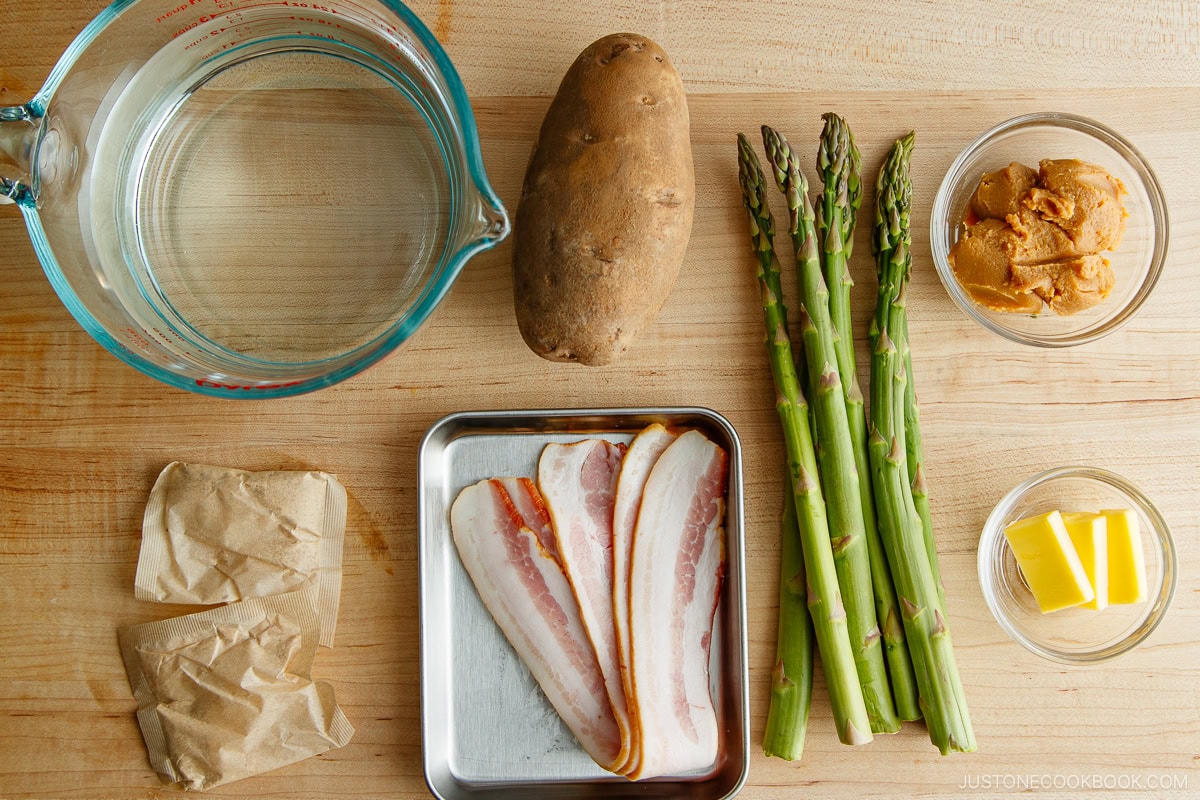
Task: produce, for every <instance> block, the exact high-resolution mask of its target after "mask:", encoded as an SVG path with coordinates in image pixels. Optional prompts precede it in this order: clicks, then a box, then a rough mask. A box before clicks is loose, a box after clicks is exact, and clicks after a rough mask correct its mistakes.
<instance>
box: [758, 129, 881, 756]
mask: <svg viewBox="0 0 1200 800" xmlns="http://www.w3.org/2000/svg"><path fill="white" fill-rule="evenodd" d="M738 168H739V174H740V178H741V186H742V197H743V200H744V202H745V206H746V210H747V211H748V212H749V217H750V237H751V242H752V244H753V247H754V253H755V256H756V257H757V258H758V273H757V277H758V284H759V290H760V292H761V294H762V305H763V321H764V323H765V327H766V334H767V335H766V345H767V350H768V353H769V355H770V363H771V374H772V376H773V378H774V380H775V389H776V401H775V408H776V411H777V412H778V414H779V421H780V424H781V426H782V428H783V441H784V449H785V451H786V453H787V458H788V477H789V480H790V482H791V491H792V495H793V498H794V501H795V504H796V515H797V518H798V519H799V522H800V524H799V527H800V546H801V551H802V553H803V558H804V565H805V577H806V580H807V587H806V589H807V598H808V611H809V614H810V616H811V617H812V622H813V632H814V633H815V634H816V639H817V647H818V649H819V650H820V653H821V663H822V665H823V666H824V672H825V682H826V684H827V687H828V690H829V701H830V705H831V706H832V707H833V719H834V723H835V725H836V726H837V732H838V738H839V739H841V740H842V742H844V743H846V744H866V743H867V742H869V741H871V725H870V721H869V720H868V719H867V709H866V705H865V704H864V703H863V696H862V687H861V686H860V684H859V681H858V673H857V671H856V670H855V666H854V650H853V648H852V647H851V644H850V635H849V632H848V630H847V627H846V611H845V608H844V607H843V605H842V595H841V592H840V591H839V589H838V582H837V572H836V569H835V567H834V557H833V545H832V542H831V541H830V538H829V522H828V519H827V518H826V516H825V501H824V498H823V496H822V494H821V484H820V481H819V479H818V476H817V459H816V453H815V452H814V449H813V441H812V434H811V432H810V430H809V421H808V403H807V401H806V400H805V399H804V396H803V395H802V394H801V393H800V386H799V382H798V380H797V378H796V369H795V365H794V363H793V361H792V344H791V339H790V338H789V337H788V333H787V325H786V317H785V314H784V311H783V307H782V305H781V303H780V296H779V295H778V294H777V293H776V290H775V288H774V287H777V286H778V285H779V261H778V259H777V258H776V257H775V248H774V243H773V238H774V232H775V223H774V221H773V219H772V217H771V212H770V209H769V208H768V207H767V202H766V192H765V190H764V187H763V175H762V169H761V168H760V167H759V163H758V157H757V156H756V155H755V154H754V150H753V149H752V148H751V147H750V143H749V142H748V141H746V137H745V136H743V135H741V134H738ZM784 633H785V635H799V634H796V633H795V630H794V629H790V630H788V631H785V632H784Z"/></svg>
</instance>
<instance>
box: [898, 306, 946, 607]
mask: <svg viewBox="0 0 1200 800" xmlns="http://www.w3.org/2000/svg"><path fill="white" fill-rule="evenodd" d="M904 341H905V343H906V346H905V348H904V373H905V383H904V453H905V459H906V466H907V467H908V482H909V485H910V486H911V487H912V498H913V505H915V506H916V508H917V514H918V515H920V517H921V528H922V530H923V531H924V533H925V549H926V550H927V551H928V552H929V567H930V569H931V570H932V572H933V580H934V582H935V583H937V590H938V600H939V602H940V603H941V606H942V613H943V614H944V613H946V590H945V588H944V587H943V586H942V571H941V568H940V567H938V555H937V543H936V542H934V539H933V516H932V515H931V514H930V512H929V489H928V487H927V486H926V485H925V470H924V469H923V468H922V466H921V462H923V461H924V460H925V453H924V447H923V446H922V444H921V412H920V406H919V405H918V404H917V393H916V388H915V384H914V383H913V368H912V355H911V348H910V347H909V346H907V342H908V315H907V314H905V317H904Z"/></svg>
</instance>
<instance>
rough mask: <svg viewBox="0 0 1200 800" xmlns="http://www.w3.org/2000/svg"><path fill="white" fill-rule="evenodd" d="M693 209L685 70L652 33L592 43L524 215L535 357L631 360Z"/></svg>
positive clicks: (564, 90) (568, 85) (538, 158)
mask: <svg viewBox="0 0 1200 800" xmlns="http://www.w3.org/2000/svg"><path fill="white" fill-rule="evenodd" d="M695 205H696V176H695V171H694V169H693V165H692V149H691V138H690V131H689V122H688V110H687V98H686V95H685V93H684V90H683V82H682V81H681V80H680V78H679V73H678V72H676V71H675V68H674V66H672V64H671V61H670V59H669V58H667V54H666V53H665V52H664V51H663V49H662V48H661V47H659V46H658V45H657V44H655V43H654V42H652V41H651V40H649V39H647V38H645V37H644V36H638V35H636V34H630V33H618V34H613V35H611V36H606V37H604V38H603V39H600V40H598V41H596V42H594V43H593V44H592V45H590V46H589V47H588V48H587V49H585V50H584V51H583V52H582V53H581V54H580V55H579V57H578V58H577V59H576V60H575V63H574V64H572V65H571V68H570V69H569V70H568V71H567V74H566V76H565V77H564V78H563V80H562V83H561V85H560V86H559V89H558V94H557V95H555V97H554V101H553V102H552V103H551V104H550V109H549V110H548V111H547V112H546V118H545V120H544V121H543V123H542V129H541V133H540V135H539V137H538V142H537V147H536V148H535V150H534V153H533V158H532V159H531V161H530V163H529V168H528V169H527V170H526V173H525V184H524V187H523V190H522V194H521V201H520V203H519V205H518V207H517V217H516V223H515V225H514V233H513V240H514V241H513V290H514V301H515V305H516V312H517V323H518V325H519V326H520V329H521V335H522V336H523V337H524V338H525V342H526V344H528V345H529V347H530V349H531V350H533V352H535V353H537V354H538V355H539V356H541V357H543V358H546V359H549V360H551V361H577V362H579V363H581V364H589V365H601V364H607V363H610V362H611V361H613V360H614V359H615V358H617V357H618V356H619V355H620V354H621V353H623V352H624V351H625V350H626V349H627V348H628V347H629V346H630V345H631V344H632V343H633V341H634V340H635V339H636V338H637V336H638V335H639V334H640V333H641V332H642V331H643V330H644V329H645V328H646V327H647V326H648V325H649V324H650V323H651V322H652V321H653V320H654V318H655V316H656V315H657V314H658V312H659V310H660V309H661V308H662V305H663V303H664V302H665V301H666V299H667V296H668V295H669V294H670V292H671V287H672V285H673V284H674V283H675V278H676V277H677V275H678V274H679V268H680V265H681V264H682V263H683V256H684V252H685V250H686V249H687V241H688V236H689V235H690V234H691V229H692V216H693V214H694V212H695Z"/></svg>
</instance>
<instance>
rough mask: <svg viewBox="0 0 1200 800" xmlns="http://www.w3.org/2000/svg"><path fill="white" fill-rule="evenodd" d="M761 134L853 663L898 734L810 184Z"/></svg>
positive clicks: (877, 725) (880, 719)
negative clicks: (791, 264) (780, 217)
mask: <svg viewBox="0 0 1200 800" xmlns="http://www.w3.org/2000/svg"><path fill="white" fill-rule="evenodd" d="M762 134H763V143H764V144H765V146H766V150H767V156H768V161H769V162H770V164H771V166H772V168H773V169H772V171H773V173H774V175H775V181H776V183H777V184H778V185H779V189H780V191H782V192H783V194H784V196H785V197H786V198H787V204H788V219H789V222H790V225H789V228H788V232H789V233H790V234H791V237H792V245H793V250H794V252H795V256H796V267H797V276H798V278H799V284H800V294H801V305H800V316H801V331H802V337H803V341H804V354H805V359H806V363H807V368H808V386H810V387H812V391H811V394H810V395H809V402H810V403H811V404H812V408H813V412H814V414H813V415H814V417H815V420H816V429H817V437H816V438H817V443H818V446H817V464H818V466H819V468H820V476H821V485H822V489H823V491H824V495H825V502H826V506H827V509H828V513H829V527H830V529H831V530H833V531H836V533H835V535H834V536H835V538H834V549H833V554H834V564H835V566H836V567H837V571H838V573H837V574H838V585H839V586H840V587H841V590H842V600H843V602H844V603H845V606H846V616H847V627H848V628H849V630H850V642H851V644H852V645H853V646H854V648H855V652H854V657H855V666H856V667H857V669H858V679H859V682H860V683H861V684H862V691H863V700H864V702H865V703H866V706H867V715H868V717H869V719H870V721H871V731H872V732H873V733H895V732H896V731H898V730H900V720H899V719H898V718H897V716H896V708H895V705H894V703H893V701H892V694H891V690H890V687H889V685H888V676H887V669H886V667H885V666H884V658H883V649H882V647H881V646H880V632H879V625H878V622H877V620H876V612H875V599H874V587H873V583H872V579H871V561H870V554H869V552H868V543H867V532H866V528H865V525H864V523H863V509H862V493H861V491H860V489H859V473H858V469H857V467H856V465H855V462H854V443H853V440H852V439H851V437H850V422H849V419H848V418H847V415H846V399H845V395H844V394H843V392H842V386H841V378H840V375H839V373H838V361H837V355H836V353H835V352H834V329H833V322H832V321H831V320H830V315H829V290H828V288H827V287H826V284H825V278H824V277H823V276H822V274H821V264H820V258H819V256H818V255H817V243H816V231H815V229H814V226H813V208H812V205H811V204H810V203H809V200H808V194H807V193H808V183H807V181H806V180H805V177H804V174H803V173H802V172H801V171H800V164H799V160H798V159H797V158H796V156H795V154H794V153H793V152H792V150H791V147H789V145H788V143H787V140H786V139H785V138H784V137H783V136H781V135H780V134H779V133H777V132H776V131H774V130H772V129H771V128H769V127H767V126H765V125H764V126H763V129H762ZM839 235H840V234H839Z"/></svg>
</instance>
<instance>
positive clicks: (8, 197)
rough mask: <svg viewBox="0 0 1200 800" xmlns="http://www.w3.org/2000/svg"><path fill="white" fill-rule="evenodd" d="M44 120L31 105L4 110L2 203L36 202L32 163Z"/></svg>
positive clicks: (0, 115) (0, 127) (0, 122)
mask: <svg viewBox="0 0 1200 800" xmlns="http://www.w3.org/2000/svg"><path fill="white" fill-rule="evenodd" d="M40 130H41V119H40V118H39V117H38V116H36V115H34V114H33V113H32V112H31V111H30V110H29V107H28V106H9V107H7V108H0V203H24V202H32V200H33V190H32V188H31V185H32V183H33V181H32V178H31V175H32V164H33V154H34V149H35V148H36V147H37V142H38V132H39V131H40Z"/></svg>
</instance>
